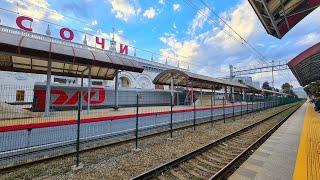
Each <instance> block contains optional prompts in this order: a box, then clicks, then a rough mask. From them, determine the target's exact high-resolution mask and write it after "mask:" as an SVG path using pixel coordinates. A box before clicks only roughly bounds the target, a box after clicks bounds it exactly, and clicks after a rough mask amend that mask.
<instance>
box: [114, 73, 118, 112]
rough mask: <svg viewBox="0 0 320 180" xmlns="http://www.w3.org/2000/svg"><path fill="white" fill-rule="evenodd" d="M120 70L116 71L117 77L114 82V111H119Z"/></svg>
mask: <svg viewBox="0 0 320 180" xmlns="http://www.w3.org/2000/svg"><path fill="white" fill-rule="evenodd" d="M118 81H119V70H116V77H115V82H114V96H115V98H114V109H115V110H118V108H119V102H118V101H119V83H118Z"/></svg>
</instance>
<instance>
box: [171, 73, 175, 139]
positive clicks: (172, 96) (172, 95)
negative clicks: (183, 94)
mask: <svg viewBox="0 0 320 180" xmlns="http://www.w3.org/2000/svg"><path fill="white" fill-rule="evenodd" d="M173 84H174V82H173V77H172V75H171V103H170V139H172V123H173V117H172V115H173V114H172V107H173V103H174V102H173V101H174V94H173Z"/></svg>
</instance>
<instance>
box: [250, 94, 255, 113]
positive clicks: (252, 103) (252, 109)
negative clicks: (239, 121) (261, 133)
mask: <svg viewBox="0 0 320 180" xmlns="http://www.w3.org/2000/svg"><path fill="white" fill-rule="evenodd" d="M254 101H255V98H254V95H253V96H252V101H251V106H252V107H251V111H252V117H254V112H255V110H254V103H255V102H254Z"/></svg>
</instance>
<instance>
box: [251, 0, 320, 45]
mask: <svg viewBox="0 0 320 180" xmlns="http://www.w3.org/2000/svg"><path fill="white" fill-rule="evenodd" d="M249 2H250V4H251V6H252V8H253V9H254V11H255V12H256V14H257V16H258V17H259V19H260V21H261V23H262V24H263V26H264V28H265V29H266V31H267V32H268V34H270V35H272V36H274V37H277V38H279V39H281V38H282V37H283V36H284V35H285V34H286V33H287V32H289V31H290V30H291V29H292V28H293V27H294V26H295V25H296V24H298V23H299V22H300V21H301V20H302V19H303V18H304V17H306V16H307V15H308V14H310V13H311V12H312V11H313V10H315V9H316V8H317V7H319V5H320V1H319V0H249Z"/></svg>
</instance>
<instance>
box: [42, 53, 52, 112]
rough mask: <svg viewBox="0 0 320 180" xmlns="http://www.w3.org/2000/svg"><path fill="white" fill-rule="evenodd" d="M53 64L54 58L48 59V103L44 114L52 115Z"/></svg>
mask: <svg viewBox="0 0 320 180" xmlns="http://www.w3.org/2000/svg"><path fill="white" fill-rule="evenodd" d="M51 65H52V60H51V59H49V60H48V72H47V87H46V104H45V111H44V116H49V115H50V99H51Z"/></svg>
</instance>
